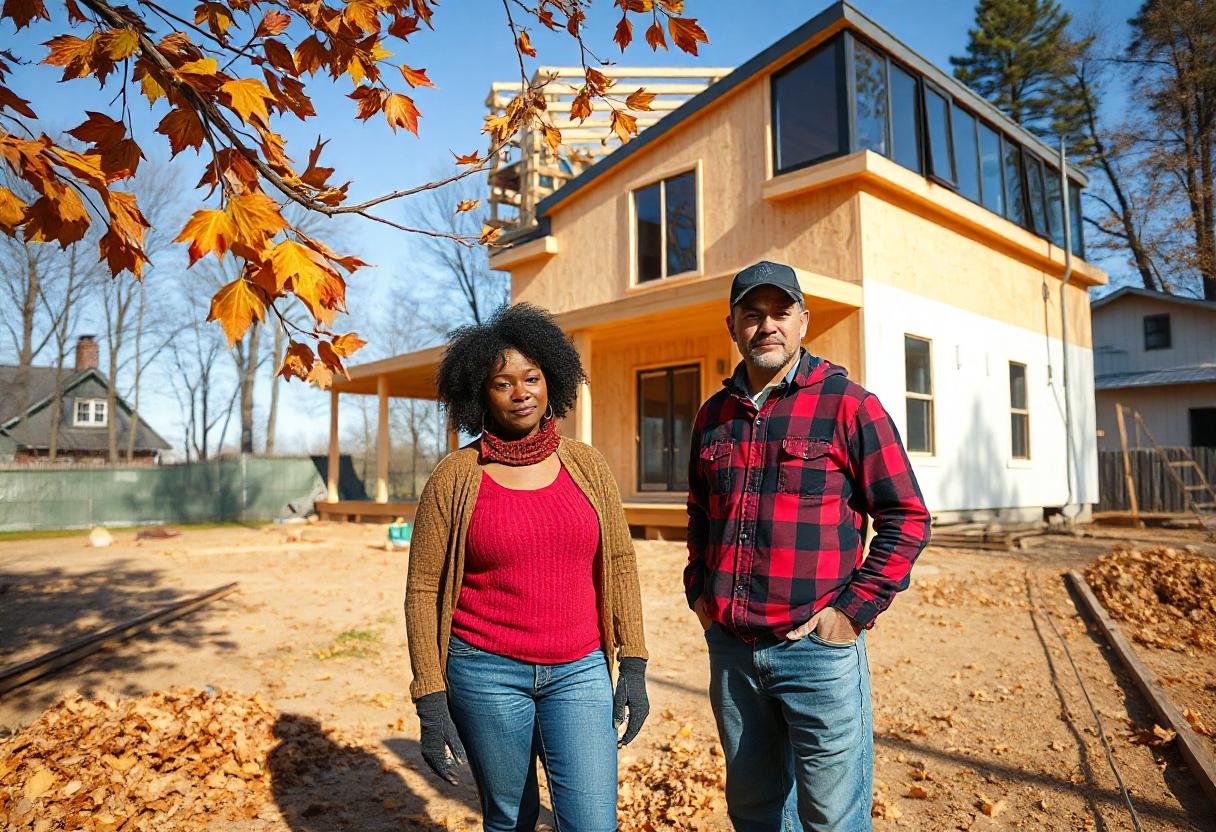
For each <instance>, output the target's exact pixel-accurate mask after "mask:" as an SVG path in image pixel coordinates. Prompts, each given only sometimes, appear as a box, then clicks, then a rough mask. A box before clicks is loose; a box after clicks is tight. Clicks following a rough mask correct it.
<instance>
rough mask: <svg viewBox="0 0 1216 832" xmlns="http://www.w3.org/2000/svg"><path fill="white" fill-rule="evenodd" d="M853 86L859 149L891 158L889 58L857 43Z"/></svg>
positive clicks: (854, 55)
mask: <svg viewBox="0 0 1216 832" xmlns="http://www.w3.org/2000/svg"><path fill="white" fill-rule="evenodd" d="M853 66H854V71H855V75H854V80H853V83H854V87H855V89H856V91H857V106H856V108H855V111H854V112H855V117H856V119H857V147H856V148H855V149H856V150H873V151H874V152H875V153H881V154H883V155H884V156H886V155H889V150H888V144H887V59H886V57H884V56H883V55H880V54H878V53H877V52H875V51H874V50H873V49H871V48H870V47H868V46H866V45H865V44H864V43H858V42H855V45H854V53H853Z"/></svg>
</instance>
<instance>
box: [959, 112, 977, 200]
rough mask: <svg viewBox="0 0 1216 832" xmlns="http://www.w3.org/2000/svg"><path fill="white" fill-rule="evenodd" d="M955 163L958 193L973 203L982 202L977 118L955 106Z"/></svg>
mask: <svg viewBox="0 0 1216 832" xmlns="http://www.w3.org/2000/svg"><path fill="white" fill-rule="evenodd" d="M953 121H954V162H955V165H954V166H955V168H956V169H957V173H958V192H959V193H960V194H962V195H963V196H965V197H967V199H969V200H971V201H972V202H979V201H980V151H979V144H978V142H977V140H976V134H975V116H973V115H971V113H969V112H967V111H966V110H964V109H963V108H962V107H960V106H958V105H957V104H955V105H954V113H953Z"/></svg>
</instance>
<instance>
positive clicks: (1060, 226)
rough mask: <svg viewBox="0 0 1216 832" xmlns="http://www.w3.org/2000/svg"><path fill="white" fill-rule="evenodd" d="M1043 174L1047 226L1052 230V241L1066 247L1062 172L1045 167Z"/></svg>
mask: <svg viewBox="0 0 1216 832" xmlns="http://www.w3.org/2000/svg"><path fill="white" fill-rule="evenodd" d="M1043 175H1044V177H1045V179H1044V180H1043V193H1044V195H1045V196H1046V199H1047V226H1048V228H1049V229H1050V230H1051V241H1052V242H1053V243H1054V244H1055V245H1057V246H1059V247H1060V248H1064V202H1063V195H1062V193H1061V191H1060V172H1059V171H1058V170H1052V169H1051V168H1050V167H1044V168H1043Z"/></svg>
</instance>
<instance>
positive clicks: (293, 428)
mask: <svg viewBox="0 0 1216 832" xmlns="http://www.w3.org/2000/svg"><path fill="white" fill-rule="evenodd" d="M166 5H167V6H168V7H170V8H173V9H175V10H177V11H180V12H181V13H182V14H183V15H188V14H189V12H188V9H191V8H193V6H194V5H195V4H194V3H192V2H191V3H184V2H180V0H173V2H169V3H166ZM826 5H827V3H826V2H822V0H813V2H806V0H744V2H740V0H688V2H687V7H686V9H687V10H686V14H688V15H689V16H695V17H697V18H698V19H699V21H700V23H701V25H702V26H703V27H704V28H705V30H706V31H707V32H708V34H709V38H710V43H709V44H708V45H706V46H702V48H701V54H700V56H699V57H697V58H693V57H692V56H688V55H685V54H683V53H681V52H678V51H673V52H664V51H660V52H659V53H658V54H657V55H656V54H652V53H651V52H650V50H649V48H647V47H646V46H645V44H644V43H643V42H642V41H641V39H640V34H641V32H640V31H639V32H636V34H638V35H639V38H638V40H637V41H636V42H635V44H634V46H632V47H631V48H630V50H629V52H627V53H626V54H625V55H624V56H623V57H622V56H621V54H620V52H619V50H618V49H617V48H616V46H615V45H614V44H613V43H612V41H611V37H612V29H613V26H614V25H615V19H616V16H615V15H614V14H612V6H611V4H610V3H609V2H608V1H607V0H600V2H598V3H597V5H596V6H595V7H593V14H592V17H591V19H590V21H589V23H590V28H591V31H592V32H593V33H594V34H593V36H592V38H591V39H590V43H591V44H592V45H593V48H596V51H597V53H598V54H599V55H600V56H601V57H603V58H608V59H611V60H613V61H614V62H617V63H620V64H623V65H634V66H645V65H692V64H694V63H695V64H701V65H710V66H737V65H738V64H741V63H743V62H744V61H746V60H747V59H748V58H750V57H751V56H752V55H754V54H755V53H757V52H759V51H760V50H762V49H763V48H765V47H766V46H768V45H769V44H771V43H772V42H774V41H776V40H777V39H779V38H780V37H781V36H783V35H785V34H786V33H788V32H789V31H790V30H792V29H794V28H796V27H797V26H798V25H800V24H802V23H803V22H805V21H806V20H807V19H809V18H810V17H813V16H814V15H815V14H816V13H817V12H819V11H820V10H822V9H823V8H824V7H825V6H826ZM854 5H855V6H856V7H857V8H858V9H859V10H861V11H862V12H863V13H865V14H866V15H867V16H869V17H870V18H872V19H873V20H874V21H876V22H877V23H878V24H879V25H881V26H882V27H883V28H885V29H887V30H888V31H889V32H890V33H891V34H893V35H894V36H895V37H896V38H898V39H900V40H901V41H903V42H904V43H905V44H907V45H908V46H909V47H911V48H912V49H914V50H915V51H917V52H919V53H920V54H921V55H923V56H924V57H925V58H927V59H928V60H929V61H931V62H932V63H934V64H936V65H938V66H939V67H942V68H943V69H945V70H947V71H949V56H950V55H952V54H961V53H962V52H963V50H964V48H965V46H966V42H967V30H968V28H969V27H970V26H971V25H972V23H973V18H974V5H973V3H972V2H911V1H910V0H904V2H899V1H898V0H855V2H854ZM1063 5H1064V7H1065V8H1066V9H1067V10H1069V11H1070V12H1072V14H1073V16H1074V17H1075V18H1077V19H1082V20H1087V19H1090V18H1092V17H1094V16H1095V15H1098V14H1101V16H1102V19H1103V20H1105V21H1107V22H1108V23H1109V25H1111V26H1112V27H1114V29H1115V31H1116V32H1117V31H1118V28H1119V27H1121V26H1122V25H1123V24H1124V21H1126V19H1127V18H1128V17H1130V16H1131V15H1132V14H1133V13H1134V12H1135V10H1136V8H1137V7H1138V6H1139V3H1138V2H1132V0H1110V1H1109V2H1103V3H1101V4H1099V3H1098V2H1097V0H1073V2H1067V0H1066V2H1064V3H1063ZM597 10H598V11H597ZM435 24H436V29H435V31H430V30H426V29H424V30H422V31H420V32H418V33H417V34H415V35H413V36H411V39H410V43H409V44H408V45H407V47H406V48H405V49H404V50H402V51H401V52H399V53H398V54H397V55H395V56H394V59H393V60H394V61H400V62H403V63H407V64H409V65H410V66H413V67H425V68H426V70H427V72H428V74H429V76H430V78H431V79H432V81H434V82H435V84H436V85H437V86H438V89H437V90H431V89H423V90H418V91H416V93H415V95H414V98H415V100H416V102H417V104H418V107H419V109H420V110H421V111H422V118H421V120H420V127H419V137H418V138H415V137H414V136H412V135H410V134H408V133H405V132H403V131H402V132H398V133H396V134H394V133H392V132H390V131H389V129H388V128H387V126H386V125H385V122H384V120H383V118H381V117H374V118H373V119H371V120H370V121H369V122H367V123H366V124H364V123H361V122H358V121H355V120H353V119H352V118H351V115H352V113H353V110H354V102H352V101H350V100H349V99H347V98H346V97H345V95H346V93H348V92H349V91H350V89H351V84H350V81H349V78H345V79H342V80H340V81H338V82H336V83H331V82H330V81H329V80H328V79H327V78H318V79H317V80H316V81H315V82H314V83H312V84H310V87H309V94H310V95H312V97H313V99H314V102H315V106H316V109H317V111H318V113H319V114H321V116H320V117H319V118H314V119H311V120H310V121H309V122H307V123H300V122H299V121H297V120H295V119H294V117H289V120H288V119H280V120H279V123H278V124H277V125H276V129H278V130H279V131H280V132H281V133H282V134H283V135H284V136H285V137H286V138H287V139H288V148H289V152H291V153H292V155H293V156H294V157H295V158H296V159H297V160H298V161H303V160H304V159H306V158H307V152H308V150H309V148H310V147H311V145H312V143H313V141H314V140H315V139H316V137H317V135H318V132H322V133H323V134H325V135H326V136H327V137H329V138H330V139H331V142H330V144H329V145H328V146H327V148H326V151H325V155H324V156H323V157H322V159H323V162H324V163H325V164H327V165H329V166H332V167H336V168H337V172H336V173H335V175H334V177H333V178H332V180H331V181H333V182H343V181H346V180H351V181H352V183H353V184H352V186H351V195H352V198H354V199H359V198H361V197H368V196H373V195H377V194H380V193H384V192H387V191H391V190H394V189H396V188H399V187H406V186H409V185H412V184H417V183H418V182H421V181H425V180H426V179H428V178H431V177H433V176H434V175H435V174H436V173H437V172H438V171H442V170H444V169H445V168H447V167H450V165H451V163H452V157H451V151H456V152H459V153H467V152H470V151H473V150H475V149H481V148H483V146H484V145H485V139H484V137H483V136H482V134H481V132H480V131H481V123H482V116H483V115H484V113H485V107H484V100H485V96H486V94H487V92H488V91H489V88H490V84H491V83H492V82H493V81H500V80H512V79H513V78H516V77H518V65H517V63H516V57H515V52H514V50H513V49H512V46H511V38H510V35H509V33H508V32H507V30H506V28H505V25H504V23H503V11H502V4H501V3H500V2H498V0H444V2H443V3H442V4H441V5H440V6H439V9H438V11H437V12H436V15H435ZM61 31H63V29H62V27H61V26H54V25H45V24H44V25H38V26H35V27H33V28H32V29H26V30H24V31H23V32H22V33H20V34H18V35H16V36H14V34H13V32H12V29H11V24H10V23H8V22H7V21H6V22H5V23H4V24H0V40H2V41H3V42H4V43H5V44H6V46H8V47H9V48H12V49H13V50H14V51H15V52H17V53H18V54H19V55H22V56H36V57H41V56H42V55H43V54H44V53H45V51H44V50H43V48H42V47H40V46H39V45H38V44H40V43H41V42H43V41H45V40H47V39H48V38H49V37H51V36H53V35H54V34H58V33H59V32H61ZM532 37H533V42H534V44H535V45H536V48H537V50H538V52H539V61H540V62H543V63H544V64H547V65H570V64H574V63H576V62H577V54H576V52H575V45H574V42H573V41H572V40H571V39H570V38H568V37H564V36H557V35H551V34H549V33H547V32H545V31H544V29H543V28H542V29H541V30H540V31H539V32H537V31H533V34H532ZM58 78H59V73H58V72H57V71H56V70H54V69H53V68H47V67H18V68H17V69H16V70H15V71H14V73H13V76H12V77H11V78H10V85H11V86H12V88H13V89H14V90H15V91H16V92H17V93H18V94H19V95H22V96H23V97H25V98H28V99H30V100H31V102H32V104H33V106H34V108H35V109H36V110H37V111H38V113H39V115H40V116H41V117H42V119H43V121H44V123H45V125H46V128H47V129H48V130H64V129H70V128H71V127H73V126H75V125H76V124H77V123H79V122H80V121H81V120H83V119H82V117H81V111H82V109H88V108H93V109H104V110H106V111H110V112H112V110H110V109H109V105H108V102H109V100H110V99H111V97H112V95H113V91H112V90H111V91H109V92H104V93H99V92H98V90H97V86H96V83H95V82H94V81H92V80H89V79H86V80H82V81H74V82H70V83H67V84H60V83H57V81H58ZM399 81H400V79H399V78H397V79H394V80H393V83H394V85H396V84H398V83H399ZM111 86H112V88H113V85H111ZM1114 103H1118V102H1117V101H1116V102H1114ZM132 109H133V116H134V118H135V122H136V130H137V133H140V134H141V135H140V136H137V138H140V139H141V142H142V144H143V146H144V147H145V149H146V152H148V155H149V156H151V157H153V158H158V157H159V158H164V157H167V155H168V151H167V147H166V146H165V145H164V144H163V140H162V137H160V136H154V137H153V138H152V139H145V138H144V137H147V136H148V135H149V134H150V131H151V129H152V128H153V127H154V126H155V124H156V122H157V121H159V119H160V118H161V116H162V115H163V112H164V111H163V103H162V104H161V105H160V108H158V109H157V110H156V111H155V113H153V114H149V112H148V108H147V106H146V104H145V103H144V101H143V99H142V98H137V99H136V100H135V101H134V103H133V107H132ZM199 169H200V168H199V165H198V163H197V162H196V161H195V158H194V154H193V151H186V153H184V154H182V156H180V157H179V158H178V160H177V161H176V162H175V163H174V165H173V166H172V168H171V170H172V173H173V175H174V176H175V177H176V178H178V179H179V180H180V181H181V182H182V189H183V199H184V200H191V199H194V198H195V196H194V193H195V192H193V191H192V188H193V185H194V183H195V182H196V181H197V177H198V171H199ZM401 210H402V209H401V208H400V207H393V208H390V209H387V210H386V211H385V214H386V215H388V216H390V217H392V218H395V219H400V218H401V216H402V213H401ZM415 245H416V241H415V240H413V239H411V238H410V237H409V236H408V235H404V234H402V233H401V232H397V231H394V230H392V229H388V228H385V227H381V226H376V225H374V224H370V223H359V224H358V225H357V226H354V227H350V228H349V229H348V232H347V233H346V235H345V249H346V250H352V251H354V252H355V253H357V254H359V255H360V256H362V257H363V258H364V259H365V260H367V261H368V262H370V263H373V264H374V265H375V267H376V268H374V269H370V270H366V271H360V272H357V273H356V274H355V275H354V277H353V278H352V279H351V288H350V306H351V308H352V310H355V312H356V314H358V311H359V310H363V309H366V310H372V309H375V308H377V306H378V305H380V304H381V301H382V299H384V298H386V297H387V296H388V290H389V288H390V287H391V286H392V285H395V284H399V283H400V282H403V281H404V282H407V283H413V282H416V281H419V280H422V279H425V277H426V276H425V275H423V274H419V273H418V272H417V271H416V269H415V268H412V267H411V265H410V264H411V263H412V262H416V259H415V258H414V257H413V256H412V255H413V252H412V247H413V246H415ZM184 266H185V263H184V260H183V261H180V262H178V261H176V260H170V261H168V262H165V263H163V264H160V265H159V268H158V270H157V271H160V272H162V273H163V272H165V271H167V270H170V269H178V268H182V267H184ZM158 279H159V277H158V275H157V274H156V273H155V272H154V273H153V275H152V276H151V277H150V278H149V280H150V286H151V285H153V284H154V283H155V281H156V280H158ZM358 324H359V321H358V320H355V321H353V322H351V325H350V326H348V327H347V328H354V329H357V328H358ZM338 326H339V328H340V330H341V327H342V325H341V323H340V324H339V325H338ZM358 357H362V356H358ZM262 392H263V393H264V392H265V390H264V389H263V391H262ZM284 405H285V406H284V407H282V408H281V413H282V414H283V415H282V417H281V422H280V429H279V430H280V433H279V436H280V446H281V447H284V449H291V448H297V449H304V448H305V447H307V446H309V445H313V444H315V440H316V439H317V438H318V437H322V436H323V435H324V432H325V431H326V430H327V419H328V415H327V413H328V395H327V394H322V393H320V392H318V391H313V390H310V389H308V388H304V387H303V386H302V385H300V384H299V383H295V382H293V383H291V384H289V385H287V391H286V401H285V402H284ZM175 410H176V407H175V405H174V404H173V403H172V399H171V397H169V396H155V397H154V403H153V404H152V405H151V409H150V413H149V416H150V420H151V421H152V422H153V424H154V426H156V427H157V428H158V429H159V430H161V432H162V433H163V434H164V435H165V436H166V438H168V439H169V440H170V441H171V442H174V443H175V444H177V443H179V442H180V431H179V429H178V427H177V424H178V416H177V414H176V412H175ZM231 435H232V434H231V433H230V436H231Z"/></svg>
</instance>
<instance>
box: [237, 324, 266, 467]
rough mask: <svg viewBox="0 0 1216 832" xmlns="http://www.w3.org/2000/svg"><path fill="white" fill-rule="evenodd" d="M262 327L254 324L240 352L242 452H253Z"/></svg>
mask: <svg viewBox="0 0 1216 832" xmlns="http://www.w3.org/2000/svg"><path fill="white" fill-rule="evenodd" d="M260 332H261V327H259V326H256V325H255V326H253V327H251V328H250V330H249V337H248V339H247V340H246V342H245V346H246V348H247V349H246V350H245V353H244V355H240V354H238V362H237V364H238V370H239V372H240V398H241V453H243V454H251V453H253V391H254V382H256V381H257V369H258V340H259V337H258V336H259V333H260Z"/></svg>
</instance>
